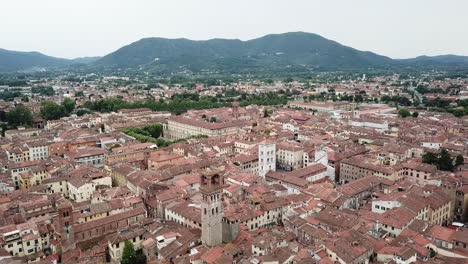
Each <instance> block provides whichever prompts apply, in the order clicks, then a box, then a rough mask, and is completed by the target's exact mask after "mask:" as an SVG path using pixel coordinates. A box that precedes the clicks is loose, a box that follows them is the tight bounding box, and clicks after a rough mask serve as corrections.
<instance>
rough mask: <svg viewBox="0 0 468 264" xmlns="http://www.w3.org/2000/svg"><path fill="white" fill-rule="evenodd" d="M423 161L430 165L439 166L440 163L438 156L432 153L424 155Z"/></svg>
mask: <svg viewBox="0 0 468 264" xmlns="http://www.w3.org/2000/svg"><path fill="white" fill-rule="evenodd" d="M422 161H423V162H424V163H428V164H433V165H435V164H437V163H438V156H437V154H435V153H432V152H426V153H424V154H423V155H422Z"/></svg>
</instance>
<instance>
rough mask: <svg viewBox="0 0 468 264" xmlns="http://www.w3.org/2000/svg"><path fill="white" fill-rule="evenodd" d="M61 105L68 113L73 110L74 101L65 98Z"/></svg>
mask: <svg viewBox="0 0 468 264" xmlns="http://www.w3.org/2000/svg"><path fill="white" fill-rule="evenodd" d="M62 106H63V107H64V108H65V112H66V113H67V114H70V113H71V112H73V110H75V101H74V100H72V99H70V98H65V99H64V100H63V102H62Z"/></svg>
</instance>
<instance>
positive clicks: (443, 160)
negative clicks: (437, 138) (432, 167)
mask: <svg viewBox="0 0 468 264" xmlns="http://www.w3.org/2000/svg"><path fill="white" fill-rule="evenodd" d="M453 169H454V165H453V160H452V158H451V157H450V154H449V153H448V151H447V150H446V149H442V150H441V151H440V155H439V170H443V171H453Z"/></svg>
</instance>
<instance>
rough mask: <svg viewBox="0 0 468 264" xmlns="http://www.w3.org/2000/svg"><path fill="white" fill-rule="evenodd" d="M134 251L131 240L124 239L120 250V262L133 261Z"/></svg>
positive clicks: (125, 263)
mask: <svg viewBox="0 0 468 264" xmlns="http://www.w3.org/2000/svg"><path fill="white" fill-rule="evenodd" d="M135 258H136V252H135V248H134V247H133V244H132V242H130V241H129V240H127V241H125V246H124V248H123V252H122V261H121V262H120V263H122V264H133V263H135Z"/></svg>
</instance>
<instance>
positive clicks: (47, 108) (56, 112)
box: [40, 101, 66, 120]
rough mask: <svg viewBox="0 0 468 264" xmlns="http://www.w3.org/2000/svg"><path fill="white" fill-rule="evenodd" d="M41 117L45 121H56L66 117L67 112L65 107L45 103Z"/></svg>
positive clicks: (48, 102)
mask: <svg viewBox="0 0 468 264" xmlns="http://www.w3.org/2000/svg"><path fill="white" fill-rule="evenodd" d="M40 115H41V116H42V118H44V119H45V120H56V119H60V118H62V117H64V116H65V115H66V110H65V107H64V106H63V105H58V104H56V103H54V102H50V101H45V102H43V103H42V106H41V111H40Z"/></svg>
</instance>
